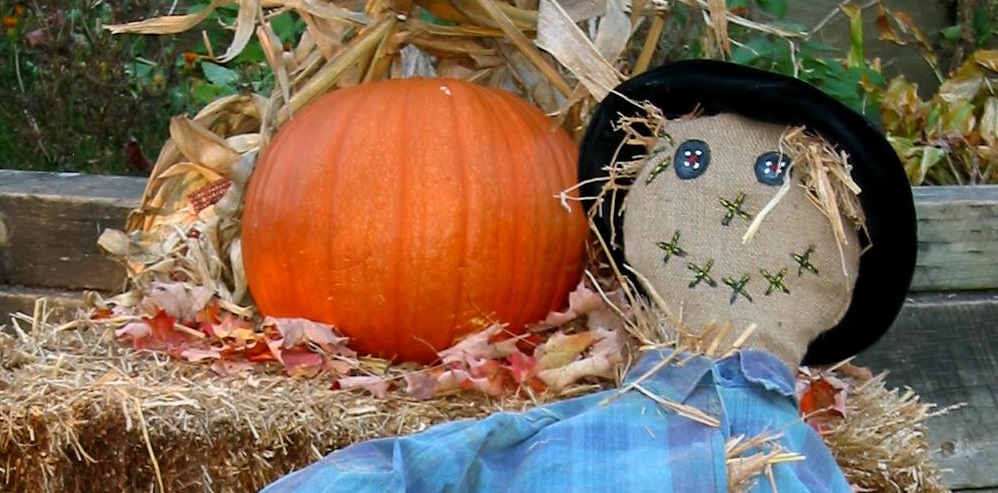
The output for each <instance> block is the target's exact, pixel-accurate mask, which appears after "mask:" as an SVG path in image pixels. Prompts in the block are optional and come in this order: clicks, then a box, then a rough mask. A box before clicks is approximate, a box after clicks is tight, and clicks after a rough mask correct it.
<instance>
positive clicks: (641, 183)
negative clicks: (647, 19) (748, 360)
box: [580, 60, 916, 365]
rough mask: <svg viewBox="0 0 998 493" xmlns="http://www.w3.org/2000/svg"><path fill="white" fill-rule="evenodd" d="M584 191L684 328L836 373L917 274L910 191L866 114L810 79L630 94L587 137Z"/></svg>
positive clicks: (738, 69) (760, 76)
mask: <svg viewBox="0 0 998 493" xmlns="http://www.w3.org/2000/svg"><path fill="white" fill-rule="evenodd" d="M580 159H581V160H580V178H581V180H582V182H583V183H585V185H584V188H583V190H582V195H583V196H584V197H588V198H589V199H588V200H590V203H589V204H588V205H589V207H590V212H591V214H592V215H593V218H594V221H595V223H596V225H597V228H598V230H599V232H600V234H601V236H602V237H603V240H604V242H605V243H606V244H607V245H608V246H609V248H610V253H611V255H612V256H613V258H614V260H615V261H616V262H617V263H618V265H621V266H625V267H624V270H625V272H628V273H631V275H632V277H633V279H634V281H635V284H636V285H637V286H638V287H639V289H641V290H643V291H644V292H645V293H646V294H648V295H649V296H652V297H654V298H657V299H660V300H663V301H664V302H665V304H667V305H669V308H670V309H671V311H672V312H673V313H674V314H675V319H677V320H674V321H673V322H674V324H678V325H680V327H676V328H677V329H680V330H684V331H687V332H691V333H694V334H695V333H697V332H698V331H701V330H703V329H704V328H706V327H711V326H717V325H719V324H720V325H727V326H729V327H730V328H731V330H730V331H729V333H730V334H731V337H732V338H734V337H737V335H739V334H742V333H744V331H746V330H750V329H749V328H750V327H752V328H753V329H754V330H752V332H751V335H750V336H749V339H748V341H747V343H746V346H748V347H755V348H760V349H766V350H768V351H770V352H772V353H773V354H775V355H776V356H778V357H780V358H781V359H782V360H783V361H784V362H786V363H787V364H790V365H796V364H799V363H801V362H803V363H805V364H828V363H834V362H837V361H840V360H843V359H845V358H848V357H850V356H852V355H855V354H856V353H858V352H859V351H861V350H863V349H865V348H866V347H868V346H869V345H870V344H872V343H873V342H875V341H876V340H877V339H878V338H879V337H880V336H881V335H882V334H883V333H884V332H885V331H886V330H887V328H888V327H889V326H890V324H891V323H892V322H893V321H894V318H895V317H896V316H897V313H898V311H899V310H900V307H901V305H902V303H903V301H904V297H905V295H906V293H907V290H908V287H909V284H910V282H911V277H912V273H913V270H914V264H915V253H916V227H915V213H914V206H913V202H912V196H911V189H910V187H909V185H908V182H907V178H906V176H905V173H904V170H903V167H902V165H901V163H900V162H899V160H898V158H897V155H896V154H895V152H894V150H893V149H892V148H891V146H890V145H889V144H888V143H887V141H886V140H885V139H884V137H883V136H882V135H881V134H880V132H879V131H878V130H876V129H875V128H874V127H873V126H872V125H871V124H870V123H869V122H868V121H867V120H866V119H865V118H863V117H862V116H861V115H859V114H857V113H855V112H854V111H852V110H850V109H849V108H847V107H845V106H844V105H842V104H841V103H839V102H837V101H835V100H834V99H832V98H830V97H828V96H826V95H825V94H824V93H822V92H821V91H819V90H817V89H815V88H814V87H812V86H810V85H808V84H806V83H803V82H801V81H799V80H796V79H792V78H788V77H785V76H780V75H776V74H772V73H768V72H762V71H759V70H755V69H751V68H747V67H742V66H738V65H733V64H729V63H724V62H715V61H705V60H697V61H686V62H679V63H674V64H670V65H665V66H662V67H659V68H657V69H655V70H652V71H649V72H646V73H644V74H642V75H640V76H638V77H636V78H634V79H632V80H630V81H628V82H626V83H624V84H622V85H620V86H619V87H618V88H617V89H616V90H615V91H614V93H612V94H611V95H609V96H608V97H607V98H606V99H605V100H604V101H603V102H602V103H601V104H600V106H599V108H598V110H597V111H596V113H595V115H594V117H593V119H592V121H591V123H590V125H589V128H588V130H587V133H586V135H585V137H584V139H583V143H582V149H581V158H580Z"/></svg>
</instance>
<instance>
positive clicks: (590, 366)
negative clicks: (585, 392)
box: [537, 331, 624, 391]
mask: <svg viewBox="0 0 998 493" xmlns="http://www.w3.org/2000/svg"><path fill="white" fill-rule="evenodd" d="M594 334H595V336H596V342H595V343H594V344H593V346H592V348H591V349H590V350H589V355H588V356H586V357H583V358H581V359H577V360H575V361H572V362H570V363H568V364H566V365H564V366H560V367H557V368H550V369H545V370H542V371H540V372H538V373H537V378H538V379H540V380H541V381H542V382H544V383H545V384H546V385H547V386H548V387H550V388H551V389H552V390H555V391H558V390H561V389H564V388H565V387H567V386H569V385H571V384H573V383H575V382H577V381H579V380H581V379H583V378H586V377H598V378H606V379H612V378H615V377H616V376H617V369H618V367H619V365H620V364H621V363H622V362H623V361H624V347H623V345H624V343H623V339H622V337H621V335H620V333H619V332H618V331H594Z"/></svg>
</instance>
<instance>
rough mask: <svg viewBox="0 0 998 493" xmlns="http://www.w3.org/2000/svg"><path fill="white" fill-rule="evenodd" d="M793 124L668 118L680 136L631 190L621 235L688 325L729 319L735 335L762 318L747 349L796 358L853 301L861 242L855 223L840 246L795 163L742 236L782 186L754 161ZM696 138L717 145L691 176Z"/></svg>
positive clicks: (636, 263)
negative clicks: (757, 223) (686, 170)
mask: <svg viewBox="0 0 998 493" xmlns="http://www.w3.org/2000/svg"><path fill="white" fill-rule="evenodd" d="M786 130H787V129H786V128H785V127H783V126H777V125H771V124H766V123H760V122H757V121H753V120H749V119H747V118H744V117H741V116H738V115H734V114H720V115H716V116H709V117H701V118H693V119H683V120H675V121H673V122H670V123H669V125H668V126H667V127H666V132H667V133H668V135H669V137H671V139H670V140H668V142H667V143H665V145H664V146H662V147H663V150H662V152H659V153H656V155H657V156H659V157H657V158H653V159H649V161H648V163H647V164H645V166H644V168H643V169H642V170H641V172H640V174H639V175H638V177H637V180H636V181H635V183H634V185H633V186H632V188H631V189H630V191H629V192H628V195H627V199H626V206H625V207H626V209H625V211H626V212H625V216H624V224H623V234H624V245H625V257H626V258H627V261H628V263H629V264H630V265H631V267H632V268H633V269H635V270H636V271H638V272H639V273H641V274H643V275H644V276H645V277H646V278H648V280H649V281H650V284H651V286H650V287H651V288H652V289H654V290H655V291H656V292H657V293H658V294H659V295H660V296H661V297H662V299H664V300H665V302H666V303H668V304H669V305H670V308H671V309H672V310H673V311H675V312H676V313H677V314H678V315H679V316H680V318H681V320H682V323H683V325H684V326H685V329H686V330H688V331H690V332H693V333H696V332H697V331H699V330H702V329H703V328H704V327H705V326H707V324H709V323H710V322H712V321H713V322H717V323H725V322H728V321H730V322H731V323H733V325H734V331H732V335H731V336H730V338H732V339H733V338H734V337H736V336H737V335H738V334H739V333H740V332H741V331H743V330H744V329H745V328H747V327H748V326H749V324H752V323H755V324H758V328H757V330H756V331H755V332H754V334H753V336H752V337H751V338H750V339H749V341H748V343H747V344H745V345H744V347H755V348H760V349H765V350H768V351H770V352H772V353H773V354H775V355H776V356H777V357H779V358H781V359H782V360H783V361H784V362H786V363H787V364H789V365H794V366H796V365H797V364H798V363H799V362H800V361H801V359H802V358H803V355H804V353H805V351H806V350H807V346H808V344H809V343H810V342H811V341H812V340H813V339H814V338H815V337H817V336H818V335H819V334H821V333H822V332H824V331H826V330H828V329H830V328H832V327H834V326H835V325H836V324H837V323H838V322H839V321H840V320H841V318H842V316H843V315H844V314H845V312H846V309H847V308H848V307H849V303H850V299H851V297H852V290H853V286H854V284H855V282H856V275H857V271H858V266H859V255H860V250H859V241H858V234H857V233H856V232H855V231H854V230H852V229H850V230H849V231H848V233H849V234H848V238H847V244H845V245H842V252H844V253H840V248H839V245H838V244H837V243H836V239H835V236H834V234H833V232H832V228H831V226H830V224H829V221H828V219H827V218H825V217H824V216H823V215H822V213H821V212H820V211H819V210H818V209H817V208H816V207H815V206H814V205H813V204H812V203H811V201H810V199H809V198H808V196H807V193H806V191H805V190H804V188H803V187H802V186H801V185H800V176H799V175H800V174H801V173H794V172H793V167H792V166H791V168H790V177H789V178H788V179H789V180H790V181H791V186H790V189H789V191H788V192H787V194H786V195H785V196H784V197H783V198H782V199H781V200H780V201H779V202H778V204H777V205H776V206H775V208H774V209H772V210H771V211H770V212H769V213H768V214H767V215H766V216H765V218H764V219H763V222H762V223H761V227H760V229H759V230H758V232H757V233H756V234H755V235H754V237H753V238H752V239H751V240H750V241H749V242H748V243H743V235H744V234H745V232H746V230H747V228H748V227H749V224H750V223H751V221H752V219H754V218H755V217H756V215H757V214H758V213H759V212H760V210H762V208H763V207H764V206H766V204H767V203H769V202H770V200H771V199H772V198H773V196H774V195H775V194H776V193H777V192H778V191H779V189H780V187H779V186H776V185H767V184H764V183H761V182H760V180H759V179H758V178H757V174H756V171H755V164H756V161H757V159H758V158H759V157H760V156H762V155H764V154H766V153H769V152H774V151H776V152H778V151H780V138H781V135H783V133H784V132H785V131H786ZM690 140H699V141H702V142H704V143H705V144H706V145H707V150H708V151H709V162H706V163H705V162H704V158H703V157H701V158H700V164H701V166H706V168H705V170H704V171H703V173H702V174H700V175H699V176H697V177H695V178H692V179H681V178H680V177H679V176H678V174H677V171H676V170H677V166H679V167H683V163H682V162H676V160H675V159H674V156H675V154H676V150H677V148H679V147H680V146H681V145H683V143H684V142H687V141H690ZM680 157H681V156H680ZM663 158H664V159H668V160H670V161H663ZM681 160H682V159H680V161H681ZM663 162H665V163H666V165H665V166H663ZM724 223H727V224H724Z"/></svg>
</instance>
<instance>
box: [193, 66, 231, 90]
mask: <svg viewBox="0 0 998 493" xmlns="http://www.w3.org/2000/svg"><path fill="white" fill-rule="evenodd" d="M201 71H202V72H203V73H204V76H205V78H206V79H208V82H211V83H212V85H215V86H218V87H224V88H234V87H235V85H236V82H238V81H239V74H237V73H236V72H235V71H233V70H230V69H227V68H225V67H223V66H221V65H218V64H217V63H211V62H207V61H205V62H201Z"/></svg>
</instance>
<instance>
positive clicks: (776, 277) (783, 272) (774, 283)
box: [759, 267, 790, 296]
mask: <svg viewBox="0 0 998 493" xmlns="http://www.w3.org/2000/svg"><path fill="white" fill-rule="evenodd" d="M759 271H760V272H762V277H765V278H766V281H768V282H769V287H768V288H766V296H769V295H771V294H773V291H776V290H777V289H779V290H780V291H783V292H784V293H786V294H790V289H789V288H787V285H786V284H784V282H783V278H784V277H786V276H787V268H786V267H784V268H782V269H780V272H777V273H776V274H770V273H769V271H767V270H766V269H759Z"/></svg>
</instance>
